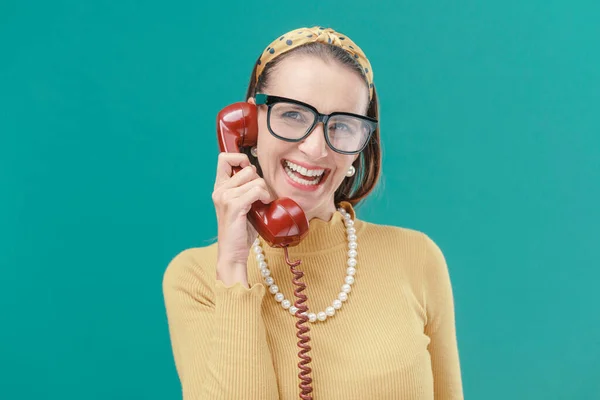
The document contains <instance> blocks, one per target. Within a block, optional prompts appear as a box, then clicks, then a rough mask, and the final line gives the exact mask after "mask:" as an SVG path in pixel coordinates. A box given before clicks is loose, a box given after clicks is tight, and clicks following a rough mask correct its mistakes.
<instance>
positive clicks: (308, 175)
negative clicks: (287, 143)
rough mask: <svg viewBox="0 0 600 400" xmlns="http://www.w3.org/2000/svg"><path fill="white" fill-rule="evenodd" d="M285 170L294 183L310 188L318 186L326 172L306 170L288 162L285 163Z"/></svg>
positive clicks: (322, 170)
mask: <svg viewBox="0 0 600 400" xmlns="http://www.w3.org/2000/svg"><path fill="white" fill-rule="evenodd" d="M284 168H285V172H286V173H287V174H288V176H289V177H290V179H292V180H293V181H294V182H296V183H300V184H301V185H309V186H310V185H317V184H318V183H319V182H320V180H321V178H322V177H323V173H324V172H325V170H324V169H306V168H304V167H301V166H299V165H296V164H294V163H292V162H290V161H287V160H285V162H284ZM298 175H300V176H298Z"/></svg>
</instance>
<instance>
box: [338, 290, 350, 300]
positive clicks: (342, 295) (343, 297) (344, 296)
mask: <svg viewBox="0 0 600 400" xmlns="http://www.w3.org/2000/svg"><path fill="white" fill-rule="evenodd" d="M338 299H340V300H341V301H346V300H348V293H346V292H340V294H338Z"/></svg>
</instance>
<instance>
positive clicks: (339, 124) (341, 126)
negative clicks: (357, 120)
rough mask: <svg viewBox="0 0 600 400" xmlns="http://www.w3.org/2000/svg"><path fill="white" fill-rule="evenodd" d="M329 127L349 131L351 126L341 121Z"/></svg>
mask: <svg viewBox="0 0 600 400" xmlns="http://www.w3.org/2000/svg"><path fill="white" fill-rule="evenodd" d="M329 129H330V130H333V131H336V132H349V131H350V128H349V127H348V125H346V124H341V123H339V122H337V123H334V124H331V125H329Z"/></svg>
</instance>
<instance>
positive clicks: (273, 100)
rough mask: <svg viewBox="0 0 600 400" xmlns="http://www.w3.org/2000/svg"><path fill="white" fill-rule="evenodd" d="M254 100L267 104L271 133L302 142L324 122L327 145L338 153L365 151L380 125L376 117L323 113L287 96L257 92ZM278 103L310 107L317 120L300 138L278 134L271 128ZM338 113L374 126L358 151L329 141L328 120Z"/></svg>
mask: <svg viewBox="0 0 600 400" xmlns="http://www.w3.org/2000/svg"><path fill="white" fill-rule="evenodd" d="M254 100H255V102H256V105H257V106H258V105H266V106H267V128H268V129H269V132H270V133H271V135H273V136H275V137H276V138H277V139H281V140H284V141H286V142H300V141H302V140H304V139H306V138H307V137H308V136H309V135H310V134H311V133H312V132H313V130H314V129H315V127H316V126H317V124H318V123H319V122H322V123H323V134H324V135H325V141H326V142H327V145H328V146H329V148H330V149H331V150H333V151H335V152H336V153H340V154H358V153H360V152H361V151H363V150H364V149H365V147H367V145H368V144H369V140H371V136H372V135H373V132H375V130H376V129H377V125H378V121H377V120H376V119H374V118H371V117H367V116H365V115H360V114H353V113H348V112H341V111H336V112H332V113H331V114H321V113H320V112H319V111H318V110H317V109H316V108H315V107H313V106H311V105H310V104H306V103H303V102H301V101H298V100H294V99H288V98H286V97H280V96H270V95H267V94H264V93H257V94H256V96H254ZM277 103H292V104H296V105H299V106H303V107H306V108H308V109H309V110H311V111H312V112H313V113H314V114H315V120H314V122H313V124H312V125H311V126H310V128H308V129H307V131H306V133H305V134H304V135H303V136H302V137H300V138H298V139H289V138H285V137H282V136H279V135H278V134H276V133H275V132H273V129H272V128H271V109H272V107H273V105H275V104H277ZM337 115H346V116H350V117H355V118H358V119H360V120H362V121H364V122H365V123H366V124H368V125H369V126H370V127H371V128H372V129H371V132H370V133H369V136H368V137H367V139H366V140H365V143H364V144H363V146H362V147H361V148H360V149H359V150H356V151H344V150H339V149H336V148H335V147H333V145H332V144H331V142H330V141H329V132H328V128H327V121H328V120H329V119H330V118H332V117H335V116H337Z"/></svg>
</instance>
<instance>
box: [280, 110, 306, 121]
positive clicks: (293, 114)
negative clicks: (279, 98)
mask: <svg viewBox="0 0 600 400" xmlns="http://www.w3.org/2000/svg"><path fill="white" fill-rule="evenodd" d="M283 117H284V118H289V119H294V120H297V121H302V119H303V117H302V114H300V113H299V112H297V111H287V112H284V113H283Z"/></svg>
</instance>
